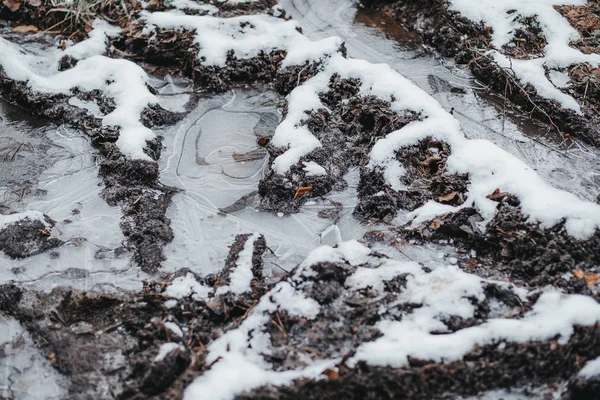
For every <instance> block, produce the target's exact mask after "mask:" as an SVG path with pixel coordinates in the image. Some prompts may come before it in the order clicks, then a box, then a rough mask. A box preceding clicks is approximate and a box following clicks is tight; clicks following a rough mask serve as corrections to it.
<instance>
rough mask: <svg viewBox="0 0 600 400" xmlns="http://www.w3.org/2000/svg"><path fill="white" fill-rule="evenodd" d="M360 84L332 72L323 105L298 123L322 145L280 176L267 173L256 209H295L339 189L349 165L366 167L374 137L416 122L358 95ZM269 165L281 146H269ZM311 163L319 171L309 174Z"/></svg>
mask: <svg viewBox="0 0 600 400" xmlns="http://www.w3.org/2000/svg"><path fill="white" fill-rule="evenodd" d="M360 86H361V82H360V81H359V80H357V79H341V78H340V77H339V76H337V75H334V76H333V77H332V78H331V81H330V83H329V90H328V91H327V92H325V93H322V94H320V96H319V97H320V99H321V101H322V103H323V105H325V106H326V107H327V108H322V109H319V110H317V111H315V112H313V113H311V115H310V116H309V118H308V119H306V120H305V121H304V122H303V124H304V125H305V126H306V127H307V128H308V130H309V131H310V132H311V133H312V134H313V135H314V136H315V137H316V138H317V139H318V140H319V142H320V143H321V147H319V148H317V149H315V150H313V151H312V152H311V153H309V154H307V155H306V156H304V157H302V158H301V159H300V161H299V162H298V163H296V165H294V166H292V167H291V168H290V171H289V172H287V173H286V174H285V175H279V174H276V173H274V172H273V171H271V173H270V175H269V176H267V177H266V178H265V179H263V180H262V181H261V182H260V184H259V193H260V195H261V197H262V199H261V207H262V208H263V209H265V210H268V211H280V212H284V213H291V212H295V211H297V210H298V209H299V208H300V207H301V206H302V204H303V203H304V202H305V201H306V200H307V199H309V198H310V197H318V196H323V195H326V194H327V193H329V192H330V191H331V190H341V189H344V188H345V187H346V185H347V183H346V182H345V181H344V178H343V176H344V175H345V174H346V173H347V172H348V170H349V169H350V168H353V167H360V166H363V165H365V164H366V163H367V162H368V160H369V157H368V155H369V151H370V149H371V148H372V147H373V145H374V144H375V143H376V142H377V140H379V139H381V138H383V137H385V136H386V135H387V134H388V133H390V132H393V131H395V130H398V129H400V128H402V127H403V126H406V125H407V124H409V123H410V122H412V121H415V120H417V119H418V118H419V116H418V115H417V114H415V113H413V112H408V111H407V112H406V113H404V114H398V113H396V112H394V111H392V110H391V109H390V104H389V103H388V102H384V101H382V100H379V99H377V98H375V97H374V96H365V95H362V94H360V93H359V92H360ZM268 150H269V160H270V163H272V162H273V161H274V160H275V158H276V157H277V156H279V155H280V154H281V153H282V152H283V150H284V149H280V148H276V147H273V146H269V147H268ZM311 163H316V164H318V165H319V166H321V167H322V168H323V169H324V173H323V174H312V173H310V172H309V171H308V170H307V167H306V166H307V164H309V165H310V164H311Z"/></svg>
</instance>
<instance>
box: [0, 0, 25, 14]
mask: <svg viewBox="0 0 600 400" xmlns="http://www.w3.org/2000/svg"><path fill="white" fill-rule="evenodd" d="M2 4H4V6H5V7H6V8H8V9H9V10H10V11H12V12H15V11H17V10H18V9H19V7H21V2H20V1H19V0H3V1H2Z"/></svg>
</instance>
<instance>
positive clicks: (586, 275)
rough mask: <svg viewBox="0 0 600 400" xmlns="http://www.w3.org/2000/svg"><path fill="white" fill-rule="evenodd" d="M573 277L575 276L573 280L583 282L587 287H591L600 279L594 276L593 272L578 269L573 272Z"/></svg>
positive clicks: (596, 275)
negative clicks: (581, 280)
mask: <svg viewBox="0 0 600 400" xmlns="http://www.w3.org/2000/svg"><path fill="white" fill-rule="evenodd" d="M573 275H575V278H577V279H583V280H585V283H587V285H588V286H592V285H593V284H594V283H596V281H597V280H598V279H600V276H598V274H594V273H593V272H585V271H582V270H579V269H576V270H573Z"/></svg>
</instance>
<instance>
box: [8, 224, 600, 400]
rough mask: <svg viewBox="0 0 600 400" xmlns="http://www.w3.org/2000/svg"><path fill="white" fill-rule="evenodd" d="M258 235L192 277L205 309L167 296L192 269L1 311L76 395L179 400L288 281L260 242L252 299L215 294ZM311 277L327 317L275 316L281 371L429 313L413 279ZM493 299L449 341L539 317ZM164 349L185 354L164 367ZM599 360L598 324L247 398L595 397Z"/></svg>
mask: <svg viewBox="0 0 600 400" xmlns="http://www.w3.org/2000/svg"><path fill="white" fill-rule="evenodd" d="M249 238H250V235H238V237H237V238H236V240H235V242H234V243H233V244H232V246H231V251H230V254H229V257H228V258H227V262H226V265H225V268H224V269H223V271H222V272H221V273H219V274H218V275H216V276H208V277H204V278H199V277H194V278H193V279H196V280H197V281H198V282H199V283H201V284H203V285H206V286H209V287H212V294H210V295H209V296H210V297H209V298H207V299H206V300H197V299H194V298H193V296H189V297H184V298H181V299H173V298H170V297H168V296H166V295H165V294H164V293H165V288H166V287H167V286H168V285H169V282H170V281H172V280H173V279H175V278H177V277H182V276H186V275H188V274H189V275H190V276H193V274H192V273H191V272H189V271H186V270H182V271H179V272H178V273H176V274H174V275H171V276H165V277H163V278H164V280H161V281H153V282H147V283H146V284H145V288H144V290H142V291H141V292H139V293H133V294H107V293H103V294H102V293H93V292H89V293H86V292H79V291H72V290H67V289H64V288H57V289H55V290H53V291H52V292H50V293H43V292H36V291H34V290H28V289H20V288H18V287H16V286H14V285H4V286H2V287H0V311H2V312H3V313H5V314H7V315H10V316H13V317H15V318H17V319H18V320H19V321H20V322H21V324H22V325H23V326H24V327H26V329H27V330H28V331H29V332H31V334H32V335H33V338H34V340H35V341H36V343H38V345H39V346H40V349H41V350H42V352H43V354H44V355H45V356H46V357H48V359H49V360H50V362H51V363H52V365H53V366H54V367H55V368H56V369H57V370H59V371H60V372H61V373H62V374H64V375H65V376H67V377H68V378H69V382H70V386H69V388H68V391H69V398H72V399H87V398H122V399H126V398H128V399H129V398H134V399H150V398H161V399H179V398H181V393H182V390H183V389H184V388H185V387H186V386H187V385H188V384H189V383H190V382H191V381H192V380H193V378H194V377H196V376H198V375H199V374H201V373H202V372H204V371H206V370H207V369H208V368H210V365H207V364H206V363H205V362H204V358H205V357H206V347H207V346H208V345H210V343H211V342H212V341H213V340H215V339H216V338H218V337H219V336H220V335H222V334H223V333H225V332H227V331H228V330H230V329H235V328H236V327H237V326H238V325H239V324H240V323H241V321H242V320H243V319H244V318H245V316H246V315H247V313H248V312H250V310H251V309H252V307H254V306H255V305H256V303H257V301H258V300H259V299H260V297H261V296H262V295H263V294H264V293H265V292H267V291H268V290H269V289H271V288H273V286H274V284H275V283H276V281H277V280H275V279H273V278H272V277H271V278H269V279H267V278H265V277H264V276H263V275H262V268H263V264H262V255H263V254H264V252H265V250H266V248H267V243H266V242H265V240H264V238H262V237H259V238H257V239H256V240H254V242H253V246H254V254H253V258H252V260H253V261H252V271H253V275H254V279H253V284H252V290H251V291H249V292H246V293H244V294H242V295H232V294H225V295H217V294H216V290H217V289H218V288H219V287H220V286H222V285H223V284H224V283H226V282H227V281H228V279H229V278H228V274H229V273H230V272H231V271H232V270H233V269H234V268H236V267H237V265H236V262H237V258H238V255H239V252H240V250H241V249H242V248H243V246H244V245H245V243H246V241H247V240H249ZM380 257H384V256H380ZM371 267H372V268H378V265H376V264H373V265H372V266H371ZM311 269H312V271H313V272H314V273H311V274H304V275H309V276H308V277H306V276H304V277H301V278H299V277H298V276H294V275H293V274H294V271H291V272H290V273H289V274H285V275H284V276H283V277H281V278H280V279H281V280H282V281H287V282H290V283H291V284H292V285H293V286H294V287H297V288H302V289H301V290H302V291H303V293H304V295H305V296H307V297H308V298H310V299H314V300H316V301H317V302H318V303H319V304H320V305H321V312H320V313H319V315H318V316H317V317H316V319H314V320H312V321H308V320H306V319H305V318H297V317H293V316H290V315H288V314H286V313H285V312H278V311H274V312H273V314H272V318H271V322H270V323H269V324H268V325H267V332H268V333H269V334H270V335H271V343H272V346H273V349H274V350H273V351H272V352H271V353H270V355H269V356H268V357H267V361H268V362H270V363H272V364H273V365H274V367H275V369H276V370H280V371H283V370H288V369H291V368H298V367H301V366H302V365H303V362H304V361H303V360H306V357H309V358H311V359H313V360H314V359H327V358H333V357H341V358H342V359H343V360H346V359H347V358H349V357H350V356H352V354H353V350H352V349H353V348H355V347H356V346H357V345H359V344H361V343H363V342H365V341H370V340H373V339H376V338H377V337H379V336H380V335H381V333H380V332H379V331H378V329H377V328H376V327H375V324H376V323H377V322H378V321H379V320H381V318H382V317H385V316H390V315H393V316H396V318H398V319H401V318H402V315H406V314H410V313H411V312H412V311H411V310H413V309H415V308H418V307H420V306H421V305H419V304H412V303H411V304H398V303H397V302H395V300H396V298H397V296H398V294H399V293H401V292H402V290H403V288H404V287H405V285H406V277H405V276H402V275H401V276H399V277H397V278H395V279H394V280H391V281H389V282H387V283H386V285H385V288H384V295H383V296H375V294H374V293H372V292H370V290H369V289H366V290H359V291H349V290H347V289H346V288H344V282H345V280H346V278H348V277H349V276H350V275H351V274H352V273H353V272H354V271H355V270H356V267H354V266H352V265H350V264H348V263H346V262H340V263H318V264H316V265H313V266H312V267H311ZM486 295H487V298H486V299H485V301H483V302H478V301H477V300H475V299H473V304H474V305H475V306H476V309H477V312H476V316H475V317H474V318H473V319H469V320H463V319H460V318H455V319H453V320H451V321H450V320H449V321H446V324H447V325H448V327H449V332H452V331H455V330H458V329H461V328H465V327H469V326H473V325H475V324H480V323H481V322H482V321H484V320H486V319H487V318H489V316H490V312H491V309H490V304H491V303H490V302H491V301H495V302H498V303H500V304H504V305H505V306H506V307H510V308H513V309H514V310H515V316H516V317H518V316H519V315H522V314H523V313H524V312H526V311H527V310H528V309H529V307H523V305H522V304H521V303H520V300H518V298H516V297H515V295H514V294H513V293H512V292H511V291H509V290H506V289H504V288H501V287H499V286H495V285H493V284H490V285H488V287H487V288H486ZM531 300H532V301H533V302H535V299H534V298H533V299H531ZM173 302H174V303H175V304H170V303H173ZM382 307H383V308H385V309H386V310H387V311H386V313H385V314H382V313H381V311H380V310H381V309H382ZM172 326H176V327H177V328H175V330H173V329H172V328H171V327H172ZM333 326H336V328H333ZM177 331H179V332H177ZM165 343H173V344H175V346H174V347H173V348H172V350H170V351H169V352H167V353H166V355H165V356H164V358H162V359H157V354H158V353H159V349H160V346H161V345H163V344H165ZM348 349H350V350H348ZM82 355H85V357H82ZM599 355H600V326H592V327H586V328H577V329H576V330H575V333H574V335H573V336H572V337H571V338H570V340H569V341H568V342H567V343H562V344H558V343H557V342H556V341H554V340H549V341H543V342H531V343H526V344H511V343H503V342H501V343H496V344H494V345H488V346H484V347H481V348H476V349H474V350H473V351H471V352H470V353H469V354H468V355H467V356H465V357H464V359H463V360H462V361H459V362H450V363H445V364H438V363H435V362H432V361H429V360H420V359H410V365H409V366H407V367H404V368H399V369H394V368H381V367H371V366H368V365H366V364H364V363H359V364H358V365H357V366H356V367H354V368H349V367H347V366H346V365H344V363H343V362H342V363H340V364H339V371H335V370H324V371H323V375H324V378H325V377H327V378H328V379H324V380H320V381H312V380H300V381H298V382H297V383H296V384H295V385H293V386H291V387H282V388H276V387H265V388H259V389H257V390H255V391H253V392H251V393H246V394H243V395H241V396H239V397H238V398H248V399H250V398H256V399H279V398H290V399H299V398H311V399H312V398H315V399H317V398H332V397H335V398H338V397H339V398H341V397H343V398H351V399H364V398H367V399H379V398H397V399H435V398H439V399H450V398H455V397H456V396H458V395H464V396H466V395H475V394H477V393H479V392H481V391H486V390H492V389H501V388H511V387H523V386H524V387H527V388H529V390H534V389H537V388H539V387H547V388H550V390H551V388H553V387H554V388H555V387H558V386H559V385H563V384H565V383H566V382H568V394H567V395H565V397H564V398H566V399H567V398H573V399H583V398H589V399H592V398H593V395H594V390H595V388H596V387H597V385H598V382H597V381H594V380H582V379H580V378H577V377H576V373H577V372H578V371H579V369H580V368H581V366H582V365H583V364H584V363H585V362H586V361H588V360H590V359H594V358H595V357H597V356H599ZM586 393H587V395H586ZM590 396H592V397H590Z"/></svg>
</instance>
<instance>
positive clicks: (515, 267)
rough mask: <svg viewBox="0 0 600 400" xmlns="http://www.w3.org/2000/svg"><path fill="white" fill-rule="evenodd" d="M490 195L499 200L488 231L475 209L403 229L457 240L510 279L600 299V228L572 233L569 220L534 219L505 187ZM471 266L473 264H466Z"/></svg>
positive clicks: (412, 234)
mask: <svg viewBox="0 0 600 400" xmlns="http://www.w3.org/2000/svg"><path fill="white" fill-rule="evenodd" d="M489 198H491V199H493V200H495V201H497V202H498V208H497V212H496V215H495V216H494V218H493V219H492V220H491V221H490V223H489V224H488V226H487V228H486V229H485V231H483V232H482V231H481V230H480V228H479V225H478V223H480V222H482V221H483V218H482V217H481V215H479V213H478V212H477V211H476V210H475V209H474V208H470V207H468V208H464V209H462V210H459V211H457V212H456V213H449V214H445V215H443V216H441V217H439V218H436V219H434V220H432V221H427V222H424V223H423V224H421V225H420V226H419V227H417V228H416V229H412V230H408V231H406V232H405V235H406V237H407V238H410V239H418V240H427V241H439V240H444V241H445V240H449V239H451V240H453V241H454V242H455V243H457V244H459V245H461V246H462V247H463V249H466V250H475V251H476V254H477V257H478V260H477V262H476V263H483V264H484V265H483V266H482V268H484V269H486V268H491V266H492V265H493V266H494V267H493V268H494V269H495V270H497V271H501V272H502V273H504V274H505V276H507V277H509V278H510V279H512V280H515V281H519V282H522V283H524V284H525V285H529V286H532V287H544V286H547V285H555V286H558V287H560V288H562V289H563V290H565V291H566V292H568V293H580V294H585V295H589V296H593V297H595V298H596V299H600V291H599V290H598V289H597V286H598V285H597V284H596V281H597V280H598V279H599V276H598V273H600V271H599V270H598V269H597V268H598V265H599V264H600V232H596V233H595V234H594V235H593V236H592V237H591V238H589V239H587V240H579V239H576V238H574V237H572V236H570V235H568V233H567V231H566V229H565V222H564V221H562V222H560V223H558V224H556V225H554V226H552V227H550V228H542V227H540V226H539V224H534V223H531V222H529V221H528V220H527V218H526V217H525V216H524V215H523V213H522V211H521V206H520V202H519V200H518V199H517V198H516V197H514V196H512V195H510V194H508V193H502V192H499V191H497V192H494V193H493V194H491V195H490V196H489ZM464 267H465V268H468V269H469V270H470V272H473V271H472V268H471V267H473V266H472V265H469V263H468V262H467V263H465V265H464Z"/></svg>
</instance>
